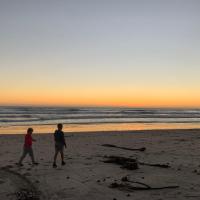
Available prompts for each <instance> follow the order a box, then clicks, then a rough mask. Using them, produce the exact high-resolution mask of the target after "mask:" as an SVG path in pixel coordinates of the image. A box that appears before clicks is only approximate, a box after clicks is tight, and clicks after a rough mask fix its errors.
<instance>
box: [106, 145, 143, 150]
mask: <svg viewBox="0 0 200 200" xmlns="http://www.w3.org/2000/svg"><path fill="white" fill-rule="evenodd" d="M102 146H103V147H112V148H117V149H123V150H129V151H145V150H146V148H145V147H142V148H136V149H133V148H127V147H120V146H116V145H113V144H102Z"/></svg>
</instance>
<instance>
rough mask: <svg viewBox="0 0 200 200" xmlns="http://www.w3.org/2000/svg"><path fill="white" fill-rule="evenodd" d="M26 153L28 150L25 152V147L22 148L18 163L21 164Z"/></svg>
mask: <svg viewBox="0 0 200 200" xmlns="http://www.w3.org/2000/svg"><path fill="white" fill-rule="evenodd" d="M27 153H28V152H27V151H26V149H25V148H24V149H23V153H22V156H21V158H20V160H19V164H22V161H23V160H24V158H25V157H26V155H27Z"/></svg>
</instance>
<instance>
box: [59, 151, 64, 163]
mask: <svg viewBox="0 0 200 200" xmlns="http://www.w3.org/2000/svg"><path fill="white" fill-rule="evenodd" d="M60 155H61V159H62V162H64V153H63V151H61V152H60Z"/></svg>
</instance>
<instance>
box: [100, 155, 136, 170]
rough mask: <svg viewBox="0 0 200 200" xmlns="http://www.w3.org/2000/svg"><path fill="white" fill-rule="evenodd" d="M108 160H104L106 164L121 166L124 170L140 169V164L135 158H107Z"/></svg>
mask: <svg viewBox="0 0 200 200" xmlns="http://www.w3.org/2000/svg"><path fill="white" fill-rule="evenodd" d="M104 158H106V159H107V160H104V161H103V162H104V163H114V164H117V165H120V166H121V168H123V169H128V170H136V169H139V167H138V162H137V160H136V159H133V158H125V157H120V156H105V157H104Z"/></svg>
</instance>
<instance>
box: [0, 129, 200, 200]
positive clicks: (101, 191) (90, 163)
mask: <svg viewBox="0 0 200 200" xmlns="http://www.w3.org/2000/svg"><path fill="white" fill-rule="evenodd" d="M33 136H34V138H35V139H36V140H37V142H36V143H34V144H33V149H34V153H35V157H36V160H37V161H38V162H39V165H38V166H32V165H31V163H30V158H29V157H27V158H26V159H25V161H24V166H23V167H18V166H16V165H15V163H16V162H17V161H18V159H19V157H20V156H21V153H22V147H23V137H24V136H23V135H0V158H1V159H0V199H2V200H3V199H8V200H9V199H23V194H24V196H27V195H29V196H30V197H31V198H30V199H49V200H54V199H55V200H56V199H57V200H62V199H71V200H79V199H80V200H84V199H85V200H86V199H87V200H90V199H91V200H94V199H95V200H100V199H101V200H102V199H111V200H113V199H117V200H120V199H121V200H126V199H135V200H140V199H141V200H149V199H153V200H154V199H155V200H161V199H164V200H165V199H178V200H184V199H200V181H199V180H200V130H154V131H126V132H125V131H120V132H93V133H66V134H65V136H66V142H67V149H66V150H65V161H66V166H61V165H60V158H58V162H57V164H58V168H57V169H53V168H52V159H53V154H54V141H53V135H52V134H40V135H39V134H37V135H33ZM104 144H110V145H116V146H117V147H123V148H132V149H135V148H141V147H145V148H146V151H132V150H128V149H123V148H115V147H112V146H110V147H109V146H102V145H104ZM105 156H106V157H108V156H120V157H123V158H132V159H136V162H137V163H138V167H139V168H138V169H134V170H129V169H126V168H121V167H122V166H121V165H117V164H115V163H105V162H103V161H105V160H106V158H105ZM140 163H146V164H160V165H162V164H165V165H167V166H169V168H162V167H158V166H148V165H141V164H140ZM124 177H125V178H127V179H128V182H127V181H122V180H124ZM133 182H137V183H133ZM138 182H139V183H143V184H146V185H148V186H149V187H151V188H160V187H167V186H178V188H171V189H148V190H146V189H145V190H137V188H138V187H142V188H145V186H144V187H143V186H142V185H140V184H138ZM113 183H115V186H116V185H120V186H124V187H111V186H113ZM116 183H117V184H116ZM20 195H21V196H20Z"/></svg>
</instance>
